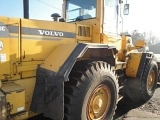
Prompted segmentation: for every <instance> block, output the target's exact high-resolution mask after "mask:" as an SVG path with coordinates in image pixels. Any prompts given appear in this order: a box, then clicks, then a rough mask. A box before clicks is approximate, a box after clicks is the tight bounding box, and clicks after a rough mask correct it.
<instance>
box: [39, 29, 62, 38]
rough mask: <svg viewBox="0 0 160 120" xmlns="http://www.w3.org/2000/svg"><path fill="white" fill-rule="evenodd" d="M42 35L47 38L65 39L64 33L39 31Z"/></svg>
mask: <svg viewBox="0 0 160 120" xmlns="http://www.w3.org/2000/svg"><path fill="white" fill-rule="evenodd" d="M38 32H39V34H40V35H45V36H55V37H63V36H64V33H63V32H58V31H49V30H38Z"/></svg>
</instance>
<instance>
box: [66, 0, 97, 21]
mask: <svg viewBox="0 0 160 120" xmlns="http://www.w3.org/2000/svg"><path fill="white" fill-rule="evenodd" d="M95 17H96V0H67V6H66V21H67V22H72V21H81V20H86V19H91V18H95Z"/></svg>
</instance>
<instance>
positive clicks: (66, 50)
mask: <svg viewBox="0 0 160 120" xmlns="http://www.w3.org/2000/svg"><path fill="white" fill-rule="evenodd" d="M76 45H77V44H68V45H66V44H63V45H59V46H58V47H57V48H56V49H55V50H54V51H53V52H52V53H51V54H50V55H49V56H48V57H47V58H46V60H45V61H44V62H43V63H42V64H41V67H42V68H46V69H48V70H51V71H54V72H57V71H58V70H59V68H60V67H61V66H62V65H63V64H64V62H65V61H66V59H67V58H68V57H69V55H70V54H71V52H72V51H73V50H74V48H75V47H76Z"/></svg>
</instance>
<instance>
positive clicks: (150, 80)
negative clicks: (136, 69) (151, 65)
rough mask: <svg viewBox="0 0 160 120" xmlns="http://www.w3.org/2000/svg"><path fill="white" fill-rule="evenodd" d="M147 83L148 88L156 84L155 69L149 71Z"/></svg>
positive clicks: (150, 88)
mask: <svg viewBox="0 0 160 120" xmlns="http://www.w3.org/2000/svg"><path fill="white" fill-rule="evenodd" d="M147 83H148V85H147V87H148V90H152V88H153V87H154V84H155V72H154V71H153V70H151V72H150V73H149V76H148V79H147Z"/></svg>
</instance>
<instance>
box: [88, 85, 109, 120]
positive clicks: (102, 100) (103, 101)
mask: <svg viewBox="0 0 160 120" xmlns="http://www.w3.org/2000/svg"><path fill="white" fill-rule="evenodd" d="M110 103H111V92H110V89H109V88H108V86H107V85H99V86H98V87H96V88H95V90H94V91H93V92H92V94H91V96H90V99H89V101H88V105H87V118H88V119H89V120H100V119H103V118H105V116H106V114H107V112H108V109H109V107H110Z"/></svg>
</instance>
